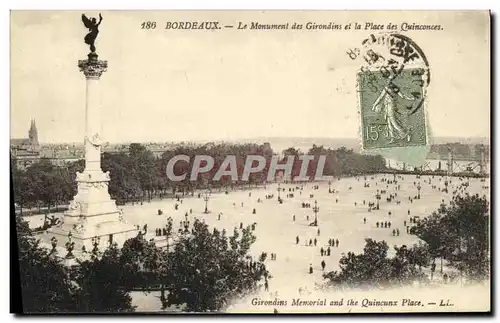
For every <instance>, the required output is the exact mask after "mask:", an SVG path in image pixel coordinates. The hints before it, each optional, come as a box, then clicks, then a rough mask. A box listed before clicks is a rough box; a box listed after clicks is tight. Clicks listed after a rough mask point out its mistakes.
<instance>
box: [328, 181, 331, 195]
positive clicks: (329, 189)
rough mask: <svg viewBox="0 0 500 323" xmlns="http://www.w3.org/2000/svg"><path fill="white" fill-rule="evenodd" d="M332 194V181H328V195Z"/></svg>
mask: <svg viewBox="0 0 500 323" xmlns="http://www.w3.org/2000/svg"><path fill="white" fill-rule="evenodd" d="M331 192H332V181H328V193H331Z"/></svg>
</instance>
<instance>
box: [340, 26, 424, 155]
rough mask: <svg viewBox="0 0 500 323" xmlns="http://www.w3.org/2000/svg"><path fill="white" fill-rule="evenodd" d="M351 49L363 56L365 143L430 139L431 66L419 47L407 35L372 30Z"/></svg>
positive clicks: (387, 145) (360, 81)
mask: <svg viewBox="0 0 500 323" xmlns="http://www.w3.org/2000/svg"><path fill="white" fill-rule="evenodd" d="M348 54H349V55H350V57H351V58H352V59H354V58H356V57H359V58H361V60H362V61H363V66H362V67H361V69H360V70H359V71H358V74H357V87H358V100H359V101H358V104H359V108H360V115H361V116H360V121H361V135H362V145H363V149H380V148H397V147H418V146H420V147H421V146H426V145H428V144H429V138H428V131H427V129H428V128H427V123H426V111H425V107H426V92H425V91H426V88H427V86H428V85H429V82H430V72H429V64H428V61H427V58H426V57H425V54H424V53H423V51H422V50H421V48H420V47H419V46H418V45H417V44H416V43H415V42H413V41H412V40H411V39H410V38H409V37H407V36H404V35H399V34H380V35H373V34H372V35H370V36H369V37H367V38H366V39H364V40H363V41H362V46H361V48H356V49H355V50H351V51H350V52H349V53H348Z"/></svg>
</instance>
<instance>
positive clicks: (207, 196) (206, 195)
mask: <svg viewBox="0 0 500 323" xmlns="http://www.w3.org/2000/svg"><path fill="white" fill-rule="evenodd" d="M203 200H204V201H205V212H204V213H205V214H208V201H209V200H210V191H208V190H207V191H206V192H205V195H204V196H203Z"/></svg>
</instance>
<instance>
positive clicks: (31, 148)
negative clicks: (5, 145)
mask: <svg viewBox="0 0 500 323" xmlns="http://www.w3.org/2000/svg"><path fill="white" fill-rule="evenodd" d="M10 152H11V154H12V157H13V158H15V159H16V160H17V164H18V166H19V167H22V168H26V167H28V166H30V165H31V164H33V163H34V162H36V161H37V160H39V159H40V144H39V142H38V130H37V128H36V123H35V120H33V119H32V120H31V125H30V129H29V130H28V138H12V139H11V140H10Z"/></svg>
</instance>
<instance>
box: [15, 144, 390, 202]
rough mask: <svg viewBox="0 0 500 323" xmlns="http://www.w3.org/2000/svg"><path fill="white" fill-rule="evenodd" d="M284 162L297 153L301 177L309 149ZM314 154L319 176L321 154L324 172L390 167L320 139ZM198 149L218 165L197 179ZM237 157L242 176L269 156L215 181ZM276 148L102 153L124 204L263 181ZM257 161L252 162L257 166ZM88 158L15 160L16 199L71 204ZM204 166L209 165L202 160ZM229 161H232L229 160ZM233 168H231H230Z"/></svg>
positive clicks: (311, 172)
mask: <svg viewBox="0 0 500 323" xmlns="http://www.w3.org/2000/svg"><path fill="white" fill-rule="evenodd" d="M283 153H284V156H283V157H282V159H281V160H280V161H279V163H286V159H287V158H288V157H289V156H293V157H294V158H295V162H294V164H293V169H292V179H293V178H296V177H297V176H298V175H299V173H300V169H301V165H302V163H301V162H300V160H299V157H300V156H301V155H302V154H303V153H302V152H300V151H298V150H296V149H295V148H289V149H286V150H285V151H284V152H283ZM308 154H309V155H312V156H315V159H314V160H313V161H311V162H310V163H309V167H308V169H307V176H309V177H310V178H314V176H315V174H316V168H317V163H318V160H319V156H321V155H324V156H326V163H325V167H324V170H323V174H322V175H331V176H354V175H360V174H370V173H377V172H380V171H383V170H385V161H384V159H383V158H382V157H381V156H371V155H361V154H357V153H355V152H353V151H352V150H347V149H345V148H344V147H342V148H340V149H336V150H333V149H329V148H328V149H325V148H324V147H323V146H319V147H318V146H316V145H314V146H313V147H312V148H311V149H310V150H309V151H308ZM177 155H187V156H189V157H190V162H189V163H187V162H184V161H179V162H177V163H176V164H175V167H174V173H175V174H176V175H180V174H184V173H187V176H186V178H185V179H184V180H183V181H180V182H172V181H170V179H169V178H168V177H167V176H166V167H167V164H168V162H169V160H171V158H173V157H174V156H177ZM196 155H208V156H211V157H213V158H214V167H213V169H212V170H211V171H210V172H207V173H202V174H199V176H198V177H197V179H196V181H191V179H190V174H191V170H192V167H193V161H194V158H195V156H196ZM229 155H232V156H235V157H236V164H237V173H238V179H241V175H242V173H243V168H244V166H245V161H246V158H247V156H249V155H261V156H263V157H264V158H265V160H266V165H265V167H264V169H263V170H262V171H261V172H259V173H252V174H250V177H249V181H248V182H242V181H240V180H237V181H233V179H232V178H231V177H230V176H228V175H225V176H222V178H221V179H220V180H219V181H212V178H213V177H214V175H215V173H216V172H217V171H218V170H219V168H220V167H221V166H222V165H223V162H224V160H225V159H226V157H227V156H229ZM272 155H273V152H272V151H268V150H265V149H264V148H263V146H259V145H255V144H245V145H232V144H219V145H214V144H206V145H203V146H198V147H195V146H192V147H191V146H187V147H177V148H175V149H173V150H168V151H165V152H164V153H163V155H162V156H161V157H160V158H155V156H154V155H153V153H152V152H151V151H149V150H148V149H146V147H145V146H143V145H141V144H131V145H130V146H129V151H128V153H124V152H121V153H117V154H110V153H104V154H103V155H102V169H103V170H104V171H109V172H110V174H111V181H110V183H109V192H110V194H111V196H112V198H113V199H115V200H117V202H118V203H119V204H123V203H127V202H132V203H135V202H139V201H141V202H142V201H144V200H151V199H152V198H155V197H158V198H163V197H165V196H167V195H168V194H172V195H174V194H187V193H192V192H194V191H195V190H196V189H204V188H206V187H207V186H210V187H211V188H219V189H228V188H232V187H234V186H235V185H236V186H237V185H261V184H264V183H265V182H266V180H267V175H268V170H269V165H270V161H271V157H272ZM256 163H257V162H256V161H255V162H254V164H252V166H254V167H255V166H257V165H256ZM84 166H85V165H84V161H83V160H80V161H78V162H74V163H71V164H69V165H68V166H66V167H58V166H54V165H52V164H51V163H50V161H49V160H47V159H41V160H40V161H39V162H37V163H34V164H33V165H31V166H30V167H28V168H27V169H25V170H23V169H19V168H18V167H17V164H16V162H15V161H13V162H12V175H13V185H14V199H15V202H16V203H17V205H18V206H19V207H21V209H22V208H26V207H27V208H32V207H38V208H41V207H47V208H49V211H50V208H52V207H57V206H58V205H60V204H67V203H68V202H69V201H70V200H71V199H72V198H73V196H74V195H75V193H76V184H75V177H76V172H77V171H78V172H82V171H83V169H84ZM202 166H203V165H202ZM228 167H229V166H228ZM227 169H228V168H226V170H227Z"/></svg>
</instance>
